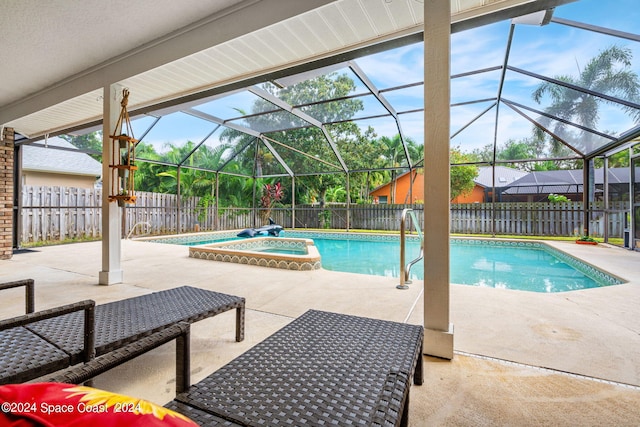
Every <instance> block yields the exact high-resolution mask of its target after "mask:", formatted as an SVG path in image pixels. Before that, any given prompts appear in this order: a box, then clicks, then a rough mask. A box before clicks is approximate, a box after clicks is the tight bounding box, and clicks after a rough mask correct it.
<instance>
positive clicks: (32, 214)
mask: <svg viewBox="0 0 640 427" xmlns="http://www.w3.org/2000/svg"><path fill="white" fill-rule="evenodd" d="M136 196H137V201H136V204H135V205H127V207H126V208H125V209H122V216H123V218H122V236H123V237H128V236H139V235H143V234H175V233H183V232H192V231H197V230H200V231H211V230H233V229H243V228H248V227H253V226H254V225H256V226H259V225H262V224H257V223H254V218H259V215H258V212H255V213H254V212H253V210H252V209H250V208H228V207H227V208H220V209H219V210H218V211H216V209H215V206H208V207H201V206H199V205H198V203H199V199H198V198H189V199H183V200H182V201H181V203H180V209H178V198H177V196H176V195H174V194H158V193H145V192H138V193H136ZM101 200H102V191H101V190H100V189H83V188H66V187H34V186H25V187H23V189H22V209H21V211H20V226H21V227H20V239H21V242H22V243H33V242H40V241H50V240H66V239H80V238H98V237H100V235H101V229H102V223H101V219H102V212H101ZM404 208H411V209H414V210H415V211H417V213H418V215H417V216H418V218H420V219H422V217H423V205H351V206H350V207H349V209H347V207H346V205H344V204H331V205H328V206H325V207H319V206H311V205H299V206H296V208H295V215H294V212H293V209H292V208H290V207H289V208H280V209H273V210H272V211H271V213H270V216H271V217H272V218H273V219H274V221H275V222H276V223H278V224H280V225H282V226H283V227H285V228H294V227H295V228H331V229H346V228H347V226H348V227H349V228H350V229H364V230H387V231H398V229H399V226H400V216H401V214H402V210H403V209H404ZM628 209H629V204H628V202H615V203H612V204H611V205H610V206H609V211H608V215H605V214H604V205H603V204H602V203H601V202H597V203H593V204H592V205H591V213H590V219H589V221H590V229H591V234H592V235H596V236H602V235H604V233H605V228H606V227H608V233H609V236H610V237H622V236H623V235H624V228H625V221H624V219H625V216H626V215H627V212H628ZM582 214H583V212H582V203H581V202H567V203H495V204H491V203H471V204H456V205H451V232H452V233H459V234H492V233H495V234H497V235H504V234H509V235H533V236H573V235H575V234H579V233H581V229H582V226H583V225H582ZM294 216H295V224H294ZM257 221H259V220H257V219H256V222H257ZM421 222H422V220H421ZM420 227H421V228H423V224H422V223H421V224H420Z"/></svg>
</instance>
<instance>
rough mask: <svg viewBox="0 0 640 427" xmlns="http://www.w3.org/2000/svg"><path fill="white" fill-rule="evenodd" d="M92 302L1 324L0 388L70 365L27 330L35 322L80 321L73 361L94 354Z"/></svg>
mask: <svg viewBox="0 0 640 427" xmlns="http://www.w3.org/2000/svg"><path fill="white" fill-rule="evenodd" d="M94 310H95V302H94V301H91V300H86V301H80V302H77V303H73V304H67V305H63V306H60V307H55V308H51V309H48V310H42V311H39V312H35V313H27V314H25V315H23V316H18V317H14V318H11V319H5V320H0V384H10V383H21V382H25V381H29V380H32V379H34V378H38V377H40V376H42V375H46V374H50V373H52V372H55V371H57V370H58V369H63V368H66V367H68V366H69V365H70V364H71V356H70V355H69V354H68V353H66V352H65V351H63V350H62V349H60V348H59V347H56V346H55V345H53V344H51V343H50V342H48V341H47V340H45V339H44V338H42V337H41V336H38V335H37V334H35V333H34V332H32V331H30V330H29V329H28V327H29V325H32V324H33V323H34V322H39V321H46V320H48V319H54V318H56V317H57V316H67V315H73V316H74V317H76V318H78V319H79V325H78V329H77V334H78V337H77V338H78V342H79V348H78V351H77V354H76V358H77V359H78V360H79V361H84V362H86V361H88V360H90V359H91V358H93V355H94V353H95V350H94V346H95V344H94V319H95V317H94Z"/></svg>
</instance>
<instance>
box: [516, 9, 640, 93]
mask: <svg viewBox="0 0 640 427" xmlns="http://www.w3.org/2000/svg"><path fill="white" fill-rule="evenodd" d="M625 21H627V19H625ZM612 22H615V21H612ZM609 24H610V23H609ZM616 26H617V25H616ZM605 30H606V29H605ZM632 33H636V34H637V28H636V29H634V30H633V31H632ZM576 40H579V43H576ZM567 58H571V60H567ZM627 61H628V64H627V63H626V62H627ZM509 65H510V66H513V67H517V68H521V69H525V70H527V71H529V72H533V73H536V74H540V75H543V76H546V77H552V78H560V77H562V79H563V80H567V79H569V81H571V82H573V83H575V84H577V85H579V86H581V87H585V88H588V89H593V90H596V91H599V92H603V93H606V94H609V95H613V96H615V97H617V98H620V99H623V100H626V101H634V93H633V92H630V91H628V90H626V89H625V87H628V86H629V85H628V84H627V83H625V79H628V73H635V74H636V75H638V74H640V43H638V42H635V41H631V40H628V39H623V38H619V37H614V36H612V35H608V34H603V33H600V32H594V31H588V30H583V29H579V28H575V27H570V26H566V25H561V24H558V23H554V22H551V23H549V24H548V25H546V26H542V27H536V26H526V25H521V26H517V27H516V31H515V33H514V37H513V42H512V50H511V55H510V58H509ZM614 76H615V78H613V77H614ZM620 83H622V84H620ZM636 101H637V100H636Z"/></svg>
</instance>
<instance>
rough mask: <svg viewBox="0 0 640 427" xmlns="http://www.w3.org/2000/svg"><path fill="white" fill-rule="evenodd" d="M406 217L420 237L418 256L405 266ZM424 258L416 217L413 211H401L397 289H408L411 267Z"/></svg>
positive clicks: (421, 237) (422, 239)
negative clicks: (398, 282) (409, 218)
mask: <svg viewBox="0 0 640 427" xmlns="http://www.w3.org/2000/svg"><path fill="white" fill-rule="evenodd" d="M407 215H408V216H409V217H411V222H412V224H413V225H414V226H415V228H416V231H417V233H418V236H419V237H420V254H419V255H418V257H417V258H416V259H414V260H413V261H410V262H409V263H407V264H405V258H406V250H405V240H406V239H405V230H406V227H407ZM423 257H424V236H423V234H422V229H421V228H420V223H419V222H418V217H416V214H415V211H414V210H413V209H410V208H405V209H403V210H402V216H401V217H400V284H399V285H398V286H396V288H398V289H409V286H408V283H411V280H410V279H409V274H410V273H411V267H413V265H414V264H416V263H417V262H418V261H420V260H421V259H422V258H423Z"/></svg>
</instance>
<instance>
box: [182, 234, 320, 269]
mask: <svg viewBox="0 0 640 427" xmlns="http://www.w3.org/2000/svg"><path fill="white" fill-rule="evenodd" d="M189 256H190V257H191V258H200V259H207V260H212V261H222V262H234V263H236V264H248V265H259V266H262V267H271V268H282V269H284V270H299V271H308V270H318V269H320V267H321V263H320V252H318V249H317V248H316V247H315V245H314V243H313V240H311V239H294V238H287V237H254V238H250V239H243V240H233V241H229V242H220V243H209V244H205V245H199V246H191V247H189Z"/></svg>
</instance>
